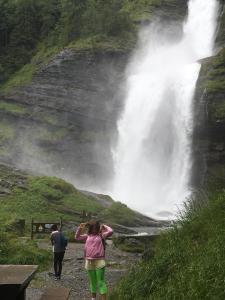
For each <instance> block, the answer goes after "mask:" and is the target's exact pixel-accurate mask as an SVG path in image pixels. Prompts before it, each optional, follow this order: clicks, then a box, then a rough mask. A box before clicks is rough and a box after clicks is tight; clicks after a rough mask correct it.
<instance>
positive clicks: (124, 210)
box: [102, 202, 135, 226]
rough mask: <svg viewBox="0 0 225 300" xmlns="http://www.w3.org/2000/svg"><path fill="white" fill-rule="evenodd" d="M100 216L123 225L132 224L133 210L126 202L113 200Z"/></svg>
mask: <svg viewBox="0 0 225 300" xmlns="http://www.w3.org/2000/svg"><path fill="white" fill-rule="evenodd" d="M102 218H103V219H107V220H109V221H110V222H112V223H118V224H121V225H125V226H133V225H134V219H135V212H134V211H133V210H131V209H130V208H129V207H127V206H126V204H123V203H121V202H114V203H113V204H112V205H111V206H110V207H109V208H108V209H106V210H105V211H104V212H103V213H102Z"/></svg>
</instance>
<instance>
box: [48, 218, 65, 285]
mask: <svg viewBox="0 0 225 300" xmlns="http://www.w3.org/2000/svg"><path fill="white" fill-rule="evenodd" d="M51 230H52V233H51V236H50V240H51V243H52V246H53V261H54V272H55V280H60V279H61V273H62V262H63V258H64V254H65V250H66V247H65V245H64V243H63V240H64V236H63V233H62V232H61V231H59V230H58V227H57V225H55V224H54V225H52V227H51Z"/></svg>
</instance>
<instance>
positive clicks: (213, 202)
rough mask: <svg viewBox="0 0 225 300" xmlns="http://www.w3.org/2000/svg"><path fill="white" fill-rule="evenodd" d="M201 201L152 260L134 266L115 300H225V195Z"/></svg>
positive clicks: (190, 208)
mask: <svg viewBox="0 0 225 300" xmlns="http://www.w3.org/2000/svg"><path fill="white" fill-rule="evenodd" d="M197 197H199V195H198V196H197ZM199 199H200V201H198V198H197V199H195V201H193V200H191V201H190V202H189V205H188V206H187V208H186V214H185V215H183V216H181V218H180V220H179V222H177V224H176V225H174V227H173V229H172V230H170V231H169V232H167V233H164V234H163V235H162V236H161V238H160V239H159V241H158V243H157V245H156V248H155V255H154V257H153V258H152V259H149V260H147V261H143V262H141V263H140V264H139V265H137V266H134V267H133V268H132V270H131V271H130V272H129V274H128V275H127V276H126V277H125V278H124V279H123V280H122V281H121V282H120V283H119V285H118V286H117V287H116V288H115V290H114V291H113V293H112V294H111V295H110V299H111V300H112V299H113V300H114V299H116V300H120V299H121V300H144V299H145V300H146V299H149V300H150V299H152V300H158V299H163V300H167V299H168V300H170V299H171V300H176V299H177V300H182V299H185V300H186V299H188V300H189V299H190V300H195V299H196V300H200V299H204V300H207V299H209V300H212V299H215V300H219V299H221V300H222V299H225V288H224V280H225V191H224V190H223V191H222V192H220V193H218V194H214V195H211V196H209V199H208V201H207V202H206V200H205V199H206V198H205V197H202V198H201V197H199Z"/></svg>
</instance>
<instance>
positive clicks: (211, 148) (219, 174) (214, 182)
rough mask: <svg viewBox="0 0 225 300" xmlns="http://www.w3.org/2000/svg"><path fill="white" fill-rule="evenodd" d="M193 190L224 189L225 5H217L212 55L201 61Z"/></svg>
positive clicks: (197, 98)
mask: <svg viewBox="0 0 225 300" xmlns="http://www.w3.org/2000/svg"><path fill="white" fill-rule="evenodd" d="M194 112H195V114H194V118H195V130H194V136H193V156H194V164H193V178H192V183H193V184H194V186H195V187H197V188H199V187H204V186H206V185H207V186H208V187H209V189H215V188H216V189H217V188H224V187H225V4H224V1H221V14H220V18H219V24H218V31H217V37H216V55H215V56H213V57H210V58H207V59H204V60H203V61H202V68H201V72H200V76H199V79H198V82H197V89H196V95H195V107H194Z"/></svg>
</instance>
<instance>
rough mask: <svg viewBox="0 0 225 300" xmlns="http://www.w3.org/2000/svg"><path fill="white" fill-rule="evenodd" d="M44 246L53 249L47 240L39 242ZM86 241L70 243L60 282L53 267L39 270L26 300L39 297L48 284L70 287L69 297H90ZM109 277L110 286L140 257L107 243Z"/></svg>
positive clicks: (107, 274) (29, 288)
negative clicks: (86, 265) (54, 274)
mask: <svg viewBox="0 0 225 300" xmlns="http://www.w3.org/2000/svg"><path fill="white" fill-rule="evenodd" d="M40 247H41V248H48V247H49V248H50V245H48V244H47V243H44V242H42V243H40ZM83 248H84V245H83V244H78V243H70V244H69V246H68V248H67V251H66V254H65V258H64V265H63V273H62V278H61V280H60V281H55V280H54V277H53V276H52V275H53V274H52V272H53V270H49V271H47V272H40V273H38V274H37V275H36V277H35V279H34V280H33V281H32V282H31V284H30V286H29V287H28V288H27V297H26V299H27V300H39V299H40V296H41V294H42V293H43V292H44V289H45V288H46V287H60V286H63V287H68V288H70V289H71V293H70V297H69V300H75V299H76V300H78V299H79V300H88V299H91V297H90V293H89V288H88V279H87V274H86V271H85V269H84V260H83ZM106 258H107V268H106V280H107V283H108V287H109V289H112V287H113V286H115V285H116V283H117V282H118V281H119V280H120V278H121V277H122V276H123V275H124V273H125V272H126V271H127V269H128V268H129V266H131V265H133V264H135V263H136V262H137V261H138V260H139V259H140V256H138V255H137V254H131V253H127V252H122V251H120V250H118V249H117V248H115V247H114V246H113V245H112V244H109V245H107V246H106Z"/></svg>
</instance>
